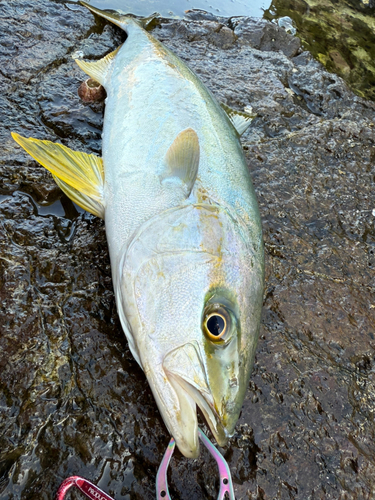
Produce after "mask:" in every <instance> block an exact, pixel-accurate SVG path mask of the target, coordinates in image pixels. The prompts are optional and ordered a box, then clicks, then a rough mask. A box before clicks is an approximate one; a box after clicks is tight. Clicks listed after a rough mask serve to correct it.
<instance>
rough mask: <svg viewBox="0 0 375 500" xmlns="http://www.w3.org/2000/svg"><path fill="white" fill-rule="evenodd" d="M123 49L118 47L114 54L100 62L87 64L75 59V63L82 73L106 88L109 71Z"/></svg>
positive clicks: (111, 53)
mask: <svg viewBox="0 0 375 500" xmlns="http://www.w3.org/2000/svg"><path fill="white" fill-rule="evenodd" d="M121 47H122V45H120V47H117V49H116V50H114V51H113V52H110V53H109V54H107V55H106V56H104V57H102V59H99V61H95V62H86V61H82V60H81V59H75V62H76V63H77V64H78V66H79V67H80V68H81V70H82V71H84V72H85V73H86V74H87V75H89V76H90V77H91V78H92V79H93V80H96V81H97V82H99V83H100V84H101V85H103V87H105V77H106V75H107V73H108V69H109V67H110V66H111V64H112V61H113V59H114V58H115V57H116V54H117V52H118V51H119V50H120V49H121Z"/></svg>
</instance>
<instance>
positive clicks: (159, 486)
mask: <svg viewBox="0 0 375 500" xmlns="http://www.w3.org/2000/svg"><path fill="white" fill-rule="evenodd" d="M198 435H199V437H200V439H201V441H202V443H203V444H204V446H205V447H206V448H207V449H208V451H209V452H210V453H211V455H212V456H213V457H214V459H215V461H216V463H217V466H218V468H219V475H220V491H219V494H218V497H217V500H224V498H225V495H226V494H227V498H228V500H235V498H234V490H233V483H232V477H231V474H230V470H229V466H228V464H227V462H226V461H225V459H224V457H223V456H222V454H221V453H220V452H219V450H218V449H217V448H215V446H214V445H213V444H212V443H211V441H210V440H209V439H208V437H207V436H206V435H205V434H204V433H203V432H202V431H201V430H200V429H198ZM174 449H175V440H174V439H173V438H172V439H171V440H170V442H169V444H168V448H167V450H166V452H165V453H164V457H163V460H162V461H161V464H160V466H159V470H158V473H157V475H156V500H172V499H171V496H170V494H169V490H168V481H167V470H168V466H169V462H170V460H171V458H172V455H173V451H174Z"/></svg>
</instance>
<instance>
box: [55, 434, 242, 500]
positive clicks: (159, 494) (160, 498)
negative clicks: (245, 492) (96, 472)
mask: <svg viewBox="0 0 375 500" xmlns="http://www.w3.org/2000/svg"><path fill="white" fill-rule="evenodd" d="M198 433H199V437H200V439H201V441H202V443H203V444H204V446H205V447H206V448H207V449H208V451H209V452H210V453H211V455H212V456H213V457H214V459H215V461H216V463H217V466H218V468H219V475H220V491H219V495H218V497H217V500H224V498H225V495H227V497H226V498H228V500H235V498H234V490H233V483H232V477H231V474H230V470H229V466H228V464H227V462H226V461H225V459H224V457H223V456H222V454H221V453H220V452H219V451H218V450H217V449H216V448H215V446H214V445H213V444H212V443H211V441H210V440H209V439H208V437H207V436H206V435H205V434H204V433H203V432H202V431H201V430H200V429H198ZM174 449H175V440H174V439H173V438H172V439H171V440H170V442H169V444H168V448H167V450H166V452H165V453H164V457H163V460H162V461H161V464H160V467H159V469H158V473H157V475H156V500H172V499H171V497H170V495H169V490H168V482H167V470H168V466H169V462H170V460H171V457H172V455H173V451H174ZM72 486H76V487H77V488H78V489H79V490H80V491H81V492H82V493H83V494H84V495H86V497H88V498H90V500H114V499H113V498H112V497H110V496H109V495H107V493H105V492H104V491H103V490H101V489H100V488H98V487H97V486H96V485H95V484H93V483H91V482H90V481H88V480H87V479H84V478H83V477H80V476H71V477H68V478H67V479H65V481H63V482H62V483H61V485H60V488H59V489H58V491H57V494H56V498H55V500H64V498H65V495H66V494H67V492H68V491H69V490H70V488H72Z"/></svg>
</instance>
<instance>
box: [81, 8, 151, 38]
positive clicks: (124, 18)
mask: <svg viewBox="0 0 375 500" xmlns="http://www.w3.org/2000/svg"><path fill="white" fill-rule="evenodd" d="M79 3H80V4H81V5H83V6H84V7H86V8H87V9H89V10H91V12H93V13H94V14H97V15H98V16H100V17H104V19H107V20H108V21H111V23H113V24H116V26H119V27H120V28H122V29H123V30H125V31H127V29H126V28H127V27H128V26H129V25H131V24H134V23H136V24H138V25H140V26H142V28H144V29H146V30H147V29H148V28H150V27H151V26H152V24H153V22H154V21H155V19H157V18H158V17H160V14H158V13H157V12H155V13H154V14H152V15H151V16H150V17H145V18H143V19H135V18H134V17H130V16H129V15H126V14H120V13H119V12H117V11H115V10H101V9H98V8H96V7H93V6H92V5H90V4H88V3H86V2H84V1H83V0H80V2H79Z"/></svg>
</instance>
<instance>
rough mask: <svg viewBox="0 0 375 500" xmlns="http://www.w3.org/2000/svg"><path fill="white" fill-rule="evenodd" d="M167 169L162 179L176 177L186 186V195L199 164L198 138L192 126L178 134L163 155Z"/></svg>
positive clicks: (195, 176) (191, 185)
mask: <svg viewBox="0 0 375 500" xmlns="http://www.w3.org/2000/svg"><path fill="white" fill-rule="evenodd" d="M165 159H166V164H167V169H166V171H165V172H164V173H163V176H162V181H164V180H167V179H170V178H173V177H178V178H179V179H180V180H181V181H182V182H183V184H184V185H185V187H186V191H187V196H189V195H190V193H191V190H192V189H193V186H194V182H195V179H196V178H197V174H198V166H199V139H198V136H197V133H196V132H195V130H193V129H192V128H187V129H186V130H183V131H182V132H180V133H179V134H178V136H177V137H176V139H175V140H174V141H173V143H172V145H171V146H170V148H169V149H168V151H167V154H166V156H165Z"/></svg>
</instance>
